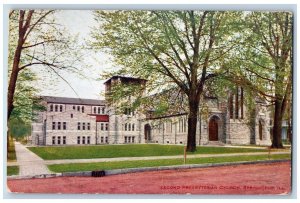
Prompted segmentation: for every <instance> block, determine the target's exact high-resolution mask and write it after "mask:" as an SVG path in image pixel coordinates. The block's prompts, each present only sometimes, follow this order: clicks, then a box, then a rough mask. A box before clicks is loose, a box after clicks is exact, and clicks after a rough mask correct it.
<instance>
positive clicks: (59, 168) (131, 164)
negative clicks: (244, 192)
mask: <svg viewBox="0 0 300 203" xmlns="http://www.w3.org/2000/svg"><path fill="white" fill-rule="evenodd" d="M270 159H271V160H276V159H285V160H289V159H291V155H290V154H279V155H271V156H270ZM262 160H269V157H268V155H251V156H245V155H243V156H230V157H210V158H188V159H187V160H186V161H187V162H186V164H208V163H224V162H240V161H262ZM172 165H183V159H156V160H144V161H115V162H99V163H73V164H55V165H48V168H49V169H50V170H51V171H53V172H55V173H62V172H76V171H92V170H111V169H123V168H141V167H157V166H172Z"/></svg>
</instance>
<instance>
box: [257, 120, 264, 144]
mask: <svg viewBox="0 0 300 203" xmlns="http://www.w3.org/2000/svg"><path fill="white" fill-rule="evenodd" d="M262 128H263V126H262V122H261V121H259V124H258V134H259V139H260V140H262V137H263V135H262Z"/></svg>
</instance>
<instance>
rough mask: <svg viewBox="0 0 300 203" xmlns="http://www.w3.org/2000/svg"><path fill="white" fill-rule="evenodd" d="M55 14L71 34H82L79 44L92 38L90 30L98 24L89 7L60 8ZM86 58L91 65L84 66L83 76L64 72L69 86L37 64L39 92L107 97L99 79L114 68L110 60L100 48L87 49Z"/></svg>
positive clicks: (95, 97) (94, 97) (63, 95)
mask: <svg viewBox="0 0 300 203" xmlns="http://www.w3.org/2000/svg"><path fill="white" fill-rule="evenodd" d="M56 17H57V22H58V23H59V24H62V25H64V26H65V27H66V28H67V30H68V31H69V32H70V33H71V34H74V35H76V34H78V35H79V43H81V44H83V43H84V42H85V39H87V38H89V33H90V29H91V27H92V26H93V25H95V21H94V20H93V15H92V11H89V10H61V11H59V12H57V14H56ZM84 61H85V64H87V65H88V66H89V67H88V68H86V67H82V68H83V70H84V71H82V72H81V74H83V76H79V75H76V74H70V73H69V72H68V73H66V72H62V73H61V75H62V76H63V77H64V79H65V80H67V81H68V83H69V84H70V85H68V84H67V83H66V82H65V81H64V80H62V79H61V78H59V77H57V76H55V75H54V74H52V75H49V74H47V73H45V72H41V71H39V67H35V69H34V70H35V72H36V73H37V75H38V77H39V79H40V80H39V81H37V83H38V84H37V87H38V88H39V90H40V93H39V94H40V95H43V96H60V97H80V98H88V99H104V98H103V96H102V95H103V91H104V84H103V82H104V81H103V80H99V77H100V74H101V72H102V71H103V70H106V69H108V68H112V64H111V62H110V61H107V57H106V56H105V54H104V53H101V52H100V51H99V52H98V53H94V52H87V51H86V57H85V58H84ZM53 80H54V82H53ZM40 84H42V85H40ZM70 86H72V88H71V87H70ZM72 89H74V90H75V92H74V91H73V90H72Z"/></svg>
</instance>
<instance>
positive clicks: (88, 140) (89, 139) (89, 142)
mask: <svg viewBox="0 0 300 203" xmlns="http://www.w3.org/2000/svg"><path fill="white" fill-rule="evenodd" d="M87 144H91V137H90V136H88V137H87Z"/></svg>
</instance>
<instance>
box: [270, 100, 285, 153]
mask: <svg viewBox="0 0 300 203" xmlns="http://www.w3.org/2000/svg"><path fill="white" fill-rule="evenodd" d="M281 108H282V102H281V101H278V100H276V101H275V112H274V125H273V140H272V146H271V147H272V148H283V145H282V140H281V130H282V111H281Z"/></svg>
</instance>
